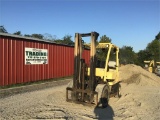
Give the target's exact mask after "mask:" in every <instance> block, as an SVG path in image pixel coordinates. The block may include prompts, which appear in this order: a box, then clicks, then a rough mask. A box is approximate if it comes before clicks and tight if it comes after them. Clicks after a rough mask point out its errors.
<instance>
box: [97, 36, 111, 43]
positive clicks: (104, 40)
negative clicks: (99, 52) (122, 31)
mask: <svg viewBox="0 0 160 120" xmlns="http://www.w3.org/2000/svg"><path fill="white" fill-rule="evenodd" d="M111 41H112V40H111V39H110V38H109V37H107V36H106V35H103V36H101V37H100V41H99V43H108V42H109V43H110V42H111Z"/></svg>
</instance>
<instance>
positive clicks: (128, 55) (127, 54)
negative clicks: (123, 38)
mask: <svg viewBox="0 0 160 120" xmlns="http://www.w3.org/2000/svg"><path fill="white" fill-rule="evenodd" d="M136 58H137V56H136V53H135V52H134V51H133V47H131V46H123V47H122V48H120V54H119V59H120V63H122V64H134V63H135V62H136Z"/></svg>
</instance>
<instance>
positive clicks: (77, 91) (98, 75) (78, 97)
mask: <svg viewBox="0 0 160 120" xmlns="http://www.w3.org/2000/svg"><path fill="white" fill-rule="evenodd" d="M88 36H91V43H90V44H84V41H83V40H82V37H88ZM98 36H99V34H98V33H97V32H91V33H86V34H80V33H76V34H75V46H74V77H73V81H71V82H70V83H69V84H68V87H67V88H66V100H67V101H73V102H76V103H83V104H96V105H97V106H102V107H107V105H108V101H109V98H110V97H111V96H115V97H120V96H121V95H120V81H119V72H118V68H119V58H118V53H119V48H118V47H117V46H115V45H113V44H112V43H99V44H98V45H97V44H96V40H97V39H98ZM85 46H89V47H90V66H87V65H86V63H85V60H84V59H83V58H82V52H83V49H84V47H85ZM98 49H101V50H107V51H108V52H107V53H106V61H105V64H104V67H103V68H100V67H99V68H98V67H96V65H97V61H98V60H97V57H96V52H97V51H98ZM96 50H97V51H96ZM111 53H113V55H114V56H115V57H114V58H115V61H110V56H111Z"/></svg>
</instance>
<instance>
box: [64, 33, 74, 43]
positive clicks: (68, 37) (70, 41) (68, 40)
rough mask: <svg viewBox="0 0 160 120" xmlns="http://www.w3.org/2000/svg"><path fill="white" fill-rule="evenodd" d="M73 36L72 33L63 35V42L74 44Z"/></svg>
mask: <svg viewBox="0 0 160 120" xmlns="http://www.w3.org/2000/svg"><path fill="white" fill-rule="evenodd" d="M71 38H72V36H71V35H65V36H64V37H63V43H64V44H67V45H74V42H73V41H72V39H71Z"/></svg>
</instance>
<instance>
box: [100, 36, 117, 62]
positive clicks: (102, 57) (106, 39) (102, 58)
mask: <svg viewBox="0 0 160 120" xmlns="http://www.w3.org/2000/svg"><path fill="white" fill-rule="evenodd" d="M111 41H112V40H111V39H110V38H109V37H107V36H106V35H103V36H101V37H100V40H99V43H110V42H111ZM97 52H98V54H97V58H98V59H99V60H100V61H105V60H106V57H107V53H108V49H107V48H106V49H99V50H98V51H97ZM113 58H114V57H113V54H111V56H110V59H113Z"/></svg>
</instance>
